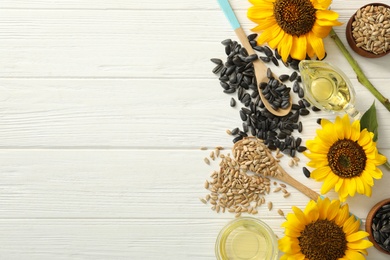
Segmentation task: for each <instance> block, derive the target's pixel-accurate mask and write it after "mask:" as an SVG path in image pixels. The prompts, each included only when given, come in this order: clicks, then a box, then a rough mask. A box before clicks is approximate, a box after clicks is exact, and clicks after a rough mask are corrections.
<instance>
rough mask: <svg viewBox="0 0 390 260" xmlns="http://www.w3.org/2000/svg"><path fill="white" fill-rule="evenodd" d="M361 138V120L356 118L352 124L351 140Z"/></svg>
mask: <svg viewBox="0 0 390 260" xmlns="http://www.w3.org/2000/svg"><path fill="white" fill-rule="evenodd" d="M359 138H360V121H359V120H355V121H353V123H352V125H351V140H352V141H356V140H359Z"/></svg>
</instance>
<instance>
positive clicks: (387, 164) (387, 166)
mask: <svg viewBox="0 0 390 260" xmlns="http://www.w3.org/2000/svg"><path fill="white" fill-rule="evenodd" d="M384 165H385V167H386V169H387V170H388V171H390V163H389V161H386V162H385V164H384Z"/></svg>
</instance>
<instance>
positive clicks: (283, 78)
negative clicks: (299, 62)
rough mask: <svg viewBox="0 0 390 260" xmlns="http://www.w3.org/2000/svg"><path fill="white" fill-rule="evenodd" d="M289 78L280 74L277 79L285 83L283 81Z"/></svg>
mask: <svg viewBox="0 0 390 260" xmlns="http://www.w3.org/2000/svg"><path fill="white" fill-rule="evenodd" d="M289 77H290V76H289V75H287V74H282V75H280V76H279V79H280V81H282V82H285V81H287V80H288V79H289Z"/></svg>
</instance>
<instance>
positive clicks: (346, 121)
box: [341, 115, 352, 139]
mask: <svg viewBox="0 0 390 260" xmlns="http://www.w3.org/2000/svg"><path fill="white" fill-rule="evenodd" d="M341 122H342V124H343V129H344V137H345V138H347V139H350V138H351V132H352V129H351V122H350V119H349V116H348V115H345V116H343V118H342V119H341Z"/></svg>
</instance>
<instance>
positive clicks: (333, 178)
mask: <svg viewBox="0 0 390 260" xmlns="http://www.w3.org/2000/svg"><path fill="white" fill-rule="evenodd" d="M338 180H339V177H338V176H337V175H335V174H334V173H330V174H328V176H327V177H326V179H325V181H324V183H323V184H322V187H321V194H325V193H328V192H329V191H330V190H331V189H332V188H333V187H334V186H335V185H336V183H337V181H338Z"/></svg>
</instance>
